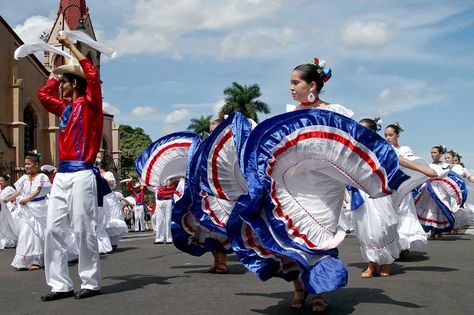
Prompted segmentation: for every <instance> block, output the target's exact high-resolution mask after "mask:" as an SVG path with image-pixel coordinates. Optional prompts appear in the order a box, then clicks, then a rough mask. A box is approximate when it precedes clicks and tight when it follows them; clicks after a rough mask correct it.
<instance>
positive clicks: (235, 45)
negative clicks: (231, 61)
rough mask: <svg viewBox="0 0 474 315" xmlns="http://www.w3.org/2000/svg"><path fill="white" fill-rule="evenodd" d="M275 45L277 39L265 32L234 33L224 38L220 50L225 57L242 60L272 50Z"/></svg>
mask: <svg viewBox="0 0 474 315" xmlns="http://www.w3.org/2000/svg"><path fill="white" fill-rule="evenodd" d="M275 44H276V39H275V38H274V37H273V36H272V35H271V34H268V33H265V32H260V33H253V32H252V33H246V34H241V33H233V34H229V35H227V36H226V37H224V39H223V40H222V41H221V43H220V44H219V48H220V51H221V54H222V55H223V56H224V57H229V58H241V57H249V56H255V55H256V54H261V53H262V52H265V51H268V50H272V48H273V47H274V46H275Z"/></svg>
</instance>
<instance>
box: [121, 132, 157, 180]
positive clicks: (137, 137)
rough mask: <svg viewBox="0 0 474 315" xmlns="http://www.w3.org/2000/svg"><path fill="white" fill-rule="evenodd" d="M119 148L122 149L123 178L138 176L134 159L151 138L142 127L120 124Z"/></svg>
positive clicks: (148, 143)
mask: <svg viewBox="0 0 474 315" xmlns="http://www.w3.org/2000/svg"><path fill="white" fill-rule="evenodd" d="M119 134H120V150H121V151H122V160H121V167H122V174H123V177H124V178H127V177H134V178H138V174H137V172H136V171H135V159H136V158H137V156H138V155H140V153H142V152H143V151H144V150H145V148H146V147H147V146H148V145H150V144H151V138H150V136H149V135H147V134H145V132H144V131H143V129H142V128H133V127H131V126H128V125H120V127H119Z"/></svg>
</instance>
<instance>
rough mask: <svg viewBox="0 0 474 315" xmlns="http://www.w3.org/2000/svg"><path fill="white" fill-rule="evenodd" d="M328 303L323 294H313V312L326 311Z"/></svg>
mask: <svg viewBox="0 0 474 315" xmlns="http://www.w3.org/2000/svg"><path fill="white" fill-rule="evenodd" d="M327 307H328V304H327V303H326V301H324V299H323V296H322V295H321V294H317V295H315V296H313V312H314V313H322V312H324V311H326V309H327Z"/></svg>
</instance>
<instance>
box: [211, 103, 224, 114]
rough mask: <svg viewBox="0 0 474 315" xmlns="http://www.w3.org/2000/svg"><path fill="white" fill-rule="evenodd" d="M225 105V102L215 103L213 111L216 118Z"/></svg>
mask: <svg viewBox="0 0 474 315" xmlns="http://www.w3.org/2000/svg"><path fill="white" fill-rule="evenodd" d="M224 104H225V102H224V100H219V101H217V102H215V103H214V105H213V106H212V110H213V112H214V114H215V115H216V116H217V115H219V111H220V110H221V108H222V106H224Z"/></svg>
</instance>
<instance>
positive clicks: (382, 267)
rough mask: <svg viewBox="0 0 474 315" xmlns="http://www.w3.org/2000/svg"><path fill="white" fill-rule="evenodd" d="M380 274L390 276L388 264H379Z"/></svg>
mask: <svg viewBox="0 0 474 315" xmlns="http://www.w3.org/2000/svg"><path fill="white" fill-rule="evenodd" d="M380 276H381V277H388V276H390V265H388V264H386V265H380Z"/></svg>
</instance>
